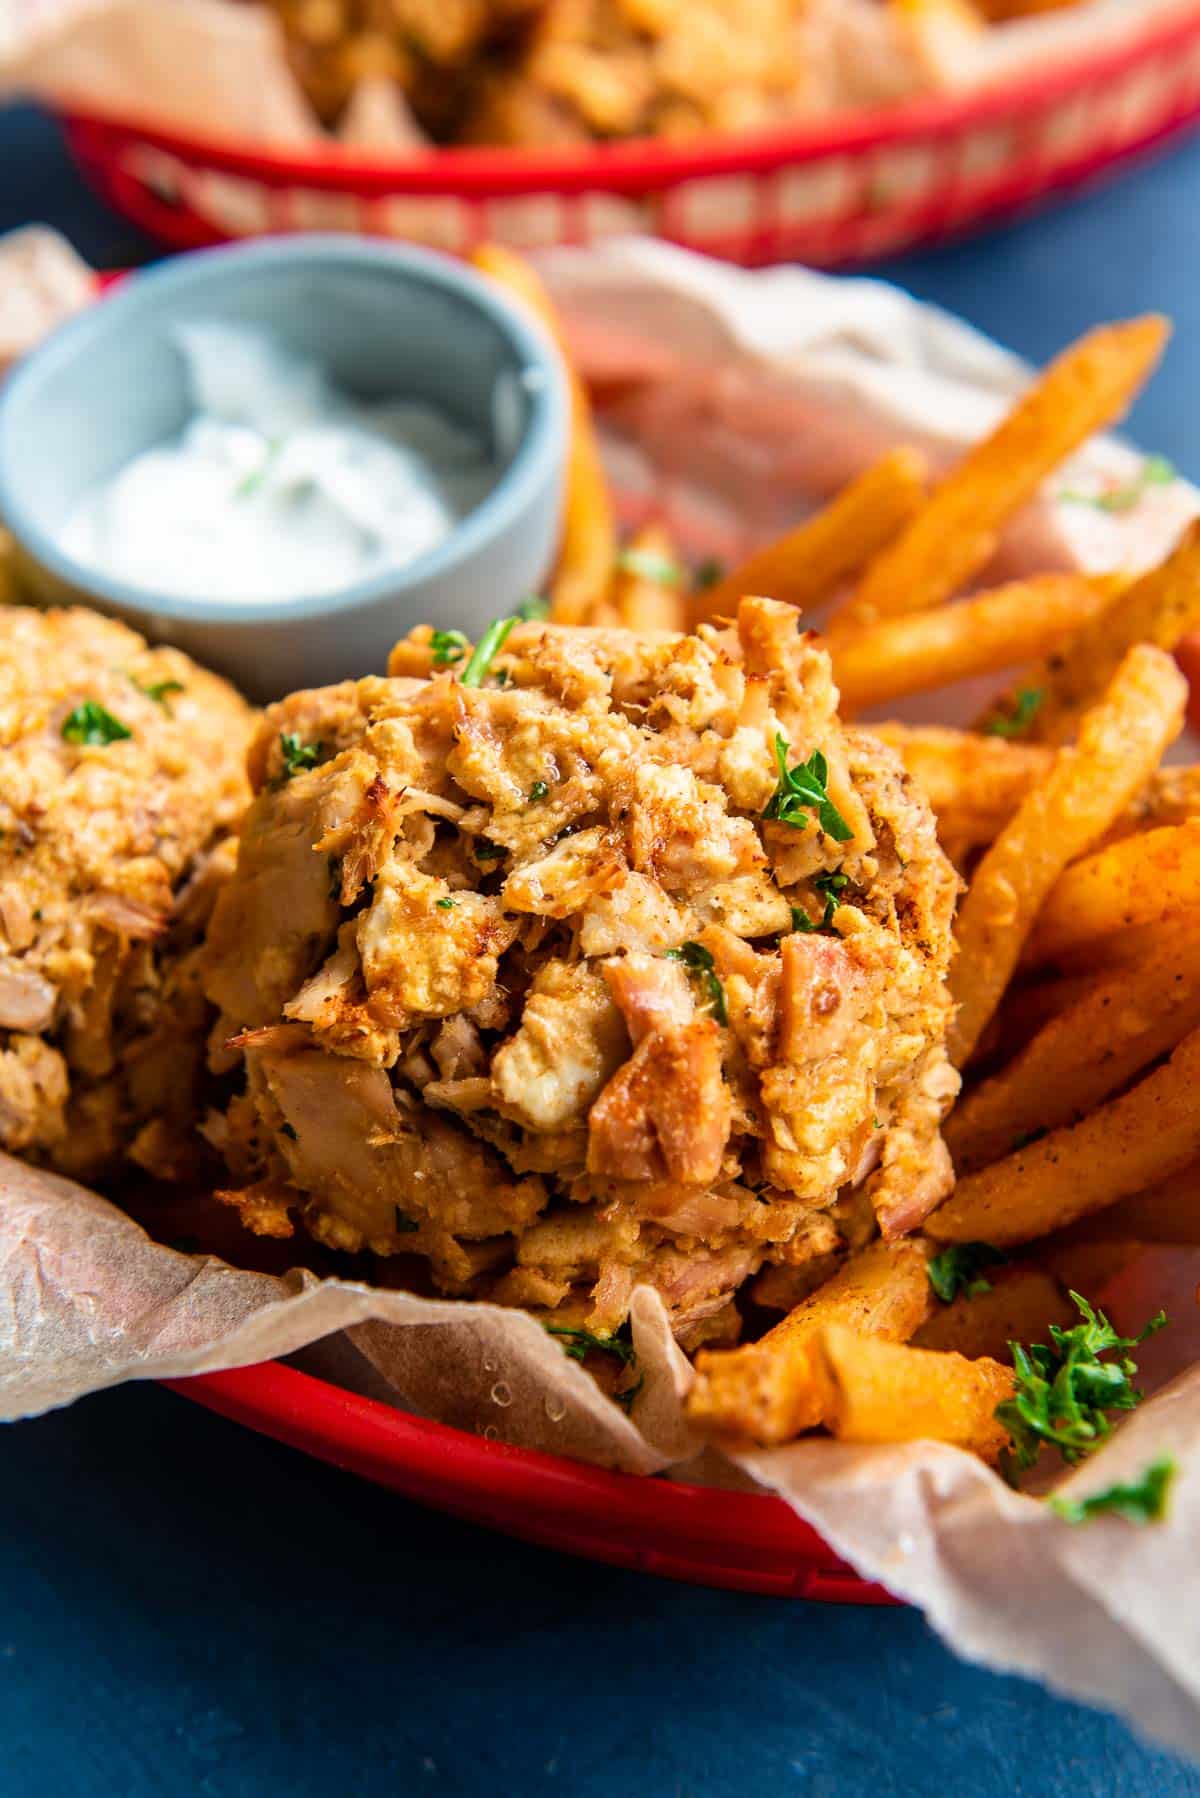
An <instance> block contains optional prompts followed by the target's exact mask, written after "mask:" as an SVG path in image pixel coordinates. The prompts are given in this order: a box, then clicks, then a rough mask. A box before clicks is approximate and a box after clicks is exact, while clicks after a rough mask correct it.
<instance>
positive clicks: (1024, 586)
mask: <svg viewBox="0 0 1200 1798" xmlns="http://www.w3.org/2000/svg"><path fill="white" fill-rule="evenodd" d="M1108 597H1109V589H1108V584H1107V582H1106V581H1105V580H1104V579H1103V578H1101V579H1099V580H1095V579H1089V578H1088V577H1087V576H1086V575H1081V574H1042V575H1036V576H1034V578H1033V579H1032V580H1028V581H1013V582H1011V583H1010V584H1009V585H1007V586H1004V587H996V588H994V589H993V590H992V591H991V592H989V593H979V594H977V595H976V596H975V598H973V599H964V600H961V601H960V602H959V603H958V604H957V605H953V606H943V607H940V608H938V609H937V610H936V611H930V612H921V613H918V614H917V615H916V616H915V617H911V618H886V619H882V620H881V621H880V622H879V623H878V624H872V625H867V626H865V627H864V628H863V629H861V630H853V631H852V630H845V631H839V632H837V633H835V634H834V635H833V636H831V637H830V638H829V640H828V648H829V652H830V654H831V656H832V657H833V672H834V677H835V679H836V681H837V684H838V690H839V692H840V693H841V696H842V706H843V708H844V709H845V710H846V711H849V712H855V711H861V710H862V709H863V708H864V707H865V706H871V705H887V704H889V703H890V702H891V701H892V700H893V699H901V698H903V697H904V696H905V695H907V694H909V693H925V692H928V690H929V689H930V688H931V687H943V686H947V685H949V683H950V682H952V681H956V680H967V679H970V678H971V677H972V676H974V675H979V674H993V673H995V672H996V670H997V669H1000V668H1011V667H1012V666H1013V665H1014V663H1017V662H1024V661H1027V660H1028V659H1029V657H1030V656H1032V655H1037V654H1039V653H1040V652H1041V651H1042V650H1044V649H1047V648H1049V647H1050V645H1051V644H1052V643H1056V642H1061V641H1062V640H1063V639H1064V638H1065V637H1066V636H1067V635H1069V633H1070V632H1071V631H1073V630H1074V629H1076V628H1077V627H1078V625H1079V624H1081V623H1082V622H1083V620H1084V619H1086V618H1090V617H1092V616H1093V615H1094V614H1095V613H1096V612H1097V611H1098V610H1099V609H1100V608H1101V607H1103V606H1104V605H1106V604H1107V603H1108Z"/></svg>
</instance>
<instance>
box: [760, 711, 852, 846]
mask: <svg viewBox="0 0 1200 1798" xmlns="http://www.w3.org/2000/svg"><path fill="white" fill-rule="evenodd" d="M789 748H790V744H789V743H788V740H787V738H786V737H784V736H781V735H779V734H778V733H777V734H776V737H775V760H776V761H777V762H778V764H779V784H778V786H777V787H776V788H775V791H774V793H773V794H772V795H771V798H770V801H769V802H768V804H767V809H766V810H765V811H764V813H763V817H764V818H774V819H776V820H777V821H778V822H779V823H780V824H790V825H791V827H792V829H793V830H803V829H804V828H805V826H806V825H807V824H808V811H809V808H810V807H811V808H812V809H813V810H814V811H815V812H816V814H817V821H818V823H819V824H820V826H821V829H822V830H823V831H824V832H825V835H826V836H827V837H832V838H833V840H834V842H835V843H848V842H849V841H850V838H851V837H852V836H853V835H854V832H853V831H852V830H851V828H850V826H849V825H848V824H847V822H846V820H845V819H844V818H843V817H842V814H841V812H839V811H838V809H837V806H836V805H834V803H833V801H832V799H831V798H830V797H829V794H828V792H827V791H826V782H827V781H828V779H829V764H828V762H827V761H826V760H825V757H824V756H823V755H822V754H821V751H820V750H819V749H814V750H813V752H812V754H811V755H810V756H809V758H808V760H807V761H806V762H797V763H796V765H795V767H794V768H789V767H788V762H787V758H788V750H789Z"/></svg>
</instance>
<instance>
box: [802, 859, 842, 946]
mask: <svg viewBox="0 0 1200 1798" xmlns="http://www.w3.org/2000/svg"><path fill="white" fill-rule="evenodd" d="M813 885H814V886H815V887H816V889H817V891H818V893H820V895H821V897H822V898H823V899H824V901H825V910H824V911H823V912H822V914H821V918H820V921H819V922H818V923H816V924H814V923H813V921H812V919H811V918H810V917H809V915H808V913H807V912H806V911H804V910H803V909H802V908H801V907H800V906H799V905H793V907H792V929H793V930H800V931H803V933H804V935H805V936H813V935H815V934H816V932H817V931H818V930H828V929H829V926H830V924H831V923H832V921H833V914H834V912H835V911H836V910H837V908H838V906H839V905H840V904H841V894H842V893H844V892H845V890H846V888H847V887H848V886H849V885H850V876H849V875H848V874H818V875H817V876H816V878H815V879H814V881H813Z"/></svg>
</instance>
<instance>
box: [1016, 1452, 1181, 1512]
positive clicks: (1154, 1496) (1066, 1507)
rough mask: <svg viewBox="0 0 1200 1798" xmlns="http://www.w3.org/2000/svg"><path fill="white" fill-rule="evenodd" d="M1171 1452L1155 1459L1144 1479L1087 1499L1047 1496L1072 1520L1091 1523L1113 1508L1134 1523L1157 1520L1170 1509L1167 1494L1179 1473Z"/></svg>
mask: <svg viewBox="0 0 1200 1798" xmlns="http://www.w3.org/2000/svg"><path fill="white" fill-rule="evenodd" d="M1178 1471H1179V1470H1178V1468H1177V1467H1176V1465H1175V1463H1174V1461H1173V1460H1172V1459H1171V1457H1170V1455H1161V1456H1160V1457H1159V1459H1158V1460H1157V1461H1151V1463H1150V1465H1149V1467H1147V1468H1146V1470H1145V1472H1144V1473H1143V1474H1142V1476H1141V1478H1140V1479H1137V1480H1130V1481H1127V1482H1126V1483H1125V1484H1121V1483H1119V1482H1118V1484H1117V1485H1115V1486H1106V1487H1105V1488H1104V1490H1103V1491H1102V1492H1090V1493H1089V1494H1088V1496H1087V1497H1086V1498H1058V1497H1052V1498H1049V1499H1047V1501H1046V1502H1047V1503H1048V1505H1049V1506H1050V1509H1051V1510H1052V1511H1057V1512H1058V1514H1059V1516H1060V1517H1063V1518H1065V1519H1066V1521H1067V1522H1068V1523H1087V1522H1088V1520H1089V1519H1090V1518H1092V1517H1100V1516H1102V1515H1103V1514H1104V1513H1105V1512H1106V1511H1111V1512H1112V1513H1113V1514H1114V1515H1115V1516H1117V1517H1125V1518H1127V1519H1128V1521H1129V1522H1130V1523H1157V1522H1158V1520H1159V1518H1160V1517H1162V1516H1163V1515H1164V1514H1165V1512H1166V1509H1167V1494H1168V1492H1169V1491H1170V1489H1171V1482H1172V1480H1173V1479H1174V1478H1175V1475H1176V1473H1177V1472H1178Z"/></svg>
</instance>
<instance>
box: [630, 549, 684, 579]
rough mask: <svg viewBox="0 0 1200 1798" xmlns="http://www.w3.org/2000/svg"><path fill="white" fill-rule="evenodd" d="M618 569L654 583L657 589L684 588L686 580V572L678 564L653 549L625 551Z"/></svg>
mask: <svg viewBox="0 0 1200 1798" xmlns="http://www.w3.org/2000/svg"><path fill="white" fill-rule="evenodd" d="M617 567H618V568H620V569H621V570H622V572H623V573H625V574H636V575H637V577H638V579H639V580H643V581H653V582H654V584H655V586H656V587H682V585H683V583H684V580H685V578H686V570H685V569H683V568H681V567H680V565H679V563H678V562H674V561H672V559H671V557H670V556H660V555H659V554H658V553H657V552H656V551H655V550H652V549H623V550H622V551H621V553H620V555H619V556H618V557H617Z"/></svg>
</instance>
